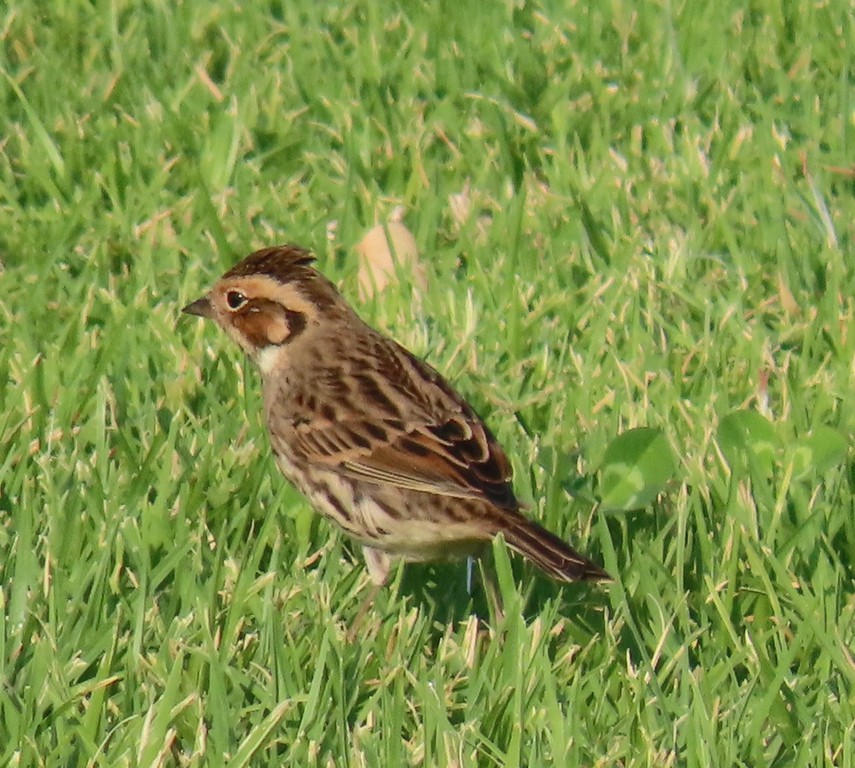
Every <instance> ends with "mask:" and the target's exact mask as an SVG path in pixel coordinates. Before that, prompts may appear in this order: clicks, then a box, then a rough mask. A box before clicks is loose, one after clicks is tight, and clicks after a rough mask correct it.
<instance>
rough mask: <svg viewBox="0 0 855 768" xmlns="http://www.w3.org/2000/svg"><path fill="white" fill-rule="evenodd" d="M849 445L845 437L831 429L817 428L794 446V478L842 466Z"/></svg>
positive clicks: (821, 472)
mask: <svg viewBox="0 0 855 768" xmlns="http://www.w3.org/2000/svg"><path fill="white" fill-rule="evenodd" d="M848 449H849V444H848V442H847V440H846V437H845V436H844V435H843V434H842V433H841V432H838V431H837V430H836V429H832V428H831V427H826V426H822V425H821V426H819V427H817V428H816V429H813V430H811V432H810V433H809V434H808V435H807V436H805V437H804V438H802V439H801V440H800V441H799V443H798V445H797V446H796V449H795V453H794V455H793V463H794V470H795V475H796V477H803V476H804V475H806V474H808V473H809V472H815V473H817V474H820V475H821V474H823V473H824V472H827V471H828V470H829V469H833V468H834V467H836V466H837V465H838V464H842V463H843V461H844V460H845V459H846V452H847V450H848Z"/></svg>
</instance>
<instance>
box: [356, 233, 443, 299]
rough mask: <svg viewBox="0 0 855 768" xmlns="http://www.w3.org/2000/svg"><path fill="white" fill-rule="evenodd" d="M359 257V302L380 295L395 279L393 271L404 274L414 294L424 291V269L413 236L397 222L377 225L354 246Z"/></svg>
mask: <svg viewBox="0 0 855 768" xmlns="http://www.w3.org/2000/svg"><path fill="white" fill-rule="evenodd" d="M356 253H357V255H358V257H359V274H358V278H359V298H360V299H361V300H362V301H365V300H366V299H368V298H370V297H371V296H373V295H374V294H375V293H379V292H380V291H382V290H383V289H384V288H385V287H386V286H387V285H389V283H390V282H391V281H392V280H394V279H395V270H396V269H403V270H407V271H408V272H409V273H410V274H411V276H412V283H413V288H414V289H415V290H416V292H417V293H424V291H425V290H427V277H426V275H425V269H424V266H423V265H422V264H421V263H420V262H419V249H418V247H417V246H416V238H415V237H413V233H412V232H410V230H409V229H407V228H406V226H404V224H402V223H401V222H400V221H390V222H389V223H388V224H378V225H377V226H376V227H373V228H372V229H369V230H368V232H367V233H366V234H365V237H363V238H362V240H360V241H359V243H357V245H356Z"/></svg>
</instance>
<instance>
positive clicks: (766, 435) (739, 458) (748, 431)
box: [718, 411, 778, 477]
mask: <svg viewBox="0 0 855 768" xmlns="http://www.w3.org/2000/svg"><path fill="white" fill-rule="evenodd" d="M718 444H719V446H720V448H721V450H722V453H723V454H724V457H725V459H727V463H728V464H729V465H730V468H731V470H743V471H744V470H747V469H749V468H750V469H751V470H752V471H753V472H754V473H757V472H759V473H760V474H761V475H763V476H766V477H768V476H769V475H771V473H772V470H773V468H774V466H775V462H776V454H777V450H778V437H777V435H776V434H775V428H774V426H773V425H772V423H771V422H770V421H769V420H768V419H766V418H765V417H763V416H761V415H760V414H759V413H757V412H756V411H734V412H733V413H729V414H728V415H727V416H725V417H724V418H723V419H722V420H721V423H720V424H719V427H718Z"/></svg>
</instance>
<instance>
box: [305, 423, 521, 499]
mask: <svg viewBox="0 0 855 768" xmlns="http://www.w3.org/2000/svg"><path fill="white" fill-rule="evenodd" d="M296 432H297V435H296V444H295V445H294V446H292V447H293V448H294V449H295V450H296V451H297V452H299V453H300V454H302V455H303V456H304V458H305V459H306V460H307V461H308V462H310V463H317V464H321V465H326V466H327V467H329V468H330V469H334V470H335V471H337V472H340V473H341V474H344V475H348V476H350V477H353V478H356V479H360V480H364V481H367V482H373V483H383V484H388V485H394V486H397V487H399V488H406V489H408V490H413V491H423V492H425V493H434V494H439V495H443V496H458V497H463V498H482V499H487V500H489V501H491V502H492V503H494V504H496V505H497V506H499V507H503V508H505V509H518V508H519V503H518V502H517V500H516V498H515V497H514V493H513V489H512V488H511V484H510V480H511V474H512V472H511V466H510V463H509V461H508V459H507V456H505V453H504V451H503V450H502V448H501V446H500V445H499V444H498V443H497V442H496V440H495V439H494V438H493V436H492V435H491V434H490V432H489V430H487V428H486V427H485V426H484V425H483V424H482V423H481V422H480V420H478V419H477V417H476V418H474V419H473V418H467V417H466V416H465V415H464V414H455V415H453V416H450V417H449V418H447V419H446V420H445V421H443V422H442V423H436V424H404V423H403V422H401V421H398V420H395V419H385V420H378V421H371V422H369V421H365V420H363V421H358V420H348V421H337V422H329V421H328V422H326V423H324V424H320V423H318V422H317V421H315V422H314V423H305V424H303V425H301V426H300V427H298V428H297V430H296Z"/></svg>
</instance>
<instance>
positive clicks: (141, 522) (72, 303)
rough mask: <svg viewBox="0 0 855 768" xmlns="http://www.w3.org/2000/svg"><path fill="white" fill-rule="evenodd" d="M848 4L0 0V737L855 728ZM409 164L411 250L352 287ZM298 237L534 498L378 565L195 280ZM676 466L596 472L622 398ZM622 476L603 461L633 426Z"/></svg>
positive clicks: (518, 753) (557, 751)
mask: <svg viewBox="0 0 855 768" xmlns="http://www.w3.org/2000/svg"><path fill="white" fill-rule="evenodd" d="M853 51H855V22H853V16H852V7H851V4H850V3H849V2H847V1H846V0H827V2H812V1H809V0H793V2H788V3H776V2H772V0H755V2H753V3H751V4H747V5H746V4H744V3H740V2H736V0H723V2H720V3H685V2H681V3H672V2H669V0H661V2H652V3H634V2H630V1H629V0H614V2H610V3H575V2H571V3H568V2H559V1H558V0H544V1H543V2H540V3H524V2H506V3H476V2H472V0H461V1H460V2H457V3H447V2H437V3H429V2H419V3H407V4H402V5H400V6H399V5H395V4H392V3H389V4H385V3H376V2H370V1H369V2H368V3H357V2H353V0H345V2H343V3H341V4H335V3H316V2H311V1H310V0H295V1H294V2H290V1H288V2H286V1H285V0H272V1H271V2H268V3H245V4H230V3H207V2H204V3H203V2H196V1H195V0H187V1H185V2H178V3H162V2H153V3H132V2H128V0H114V2H106V0H93V2H91V3H89V2H83V0H63V1H61V2H55V3H50V4H48V3H43V2H39V1H38V0H8V1H7V2H6V3H5V4H4V5H3V6H2V8H0V328H1V329H2V331H0V339H2V343H0V446H2V448H0V608H2V610H0V624H2V626H0V682H2V685H1V686H0V764H2V765H9V766H51V767H52V766H63V767H64V766H76V765H81V766H86V765H90V766H160V765H164V766H200V765H218V764H228V765H231V766H245V765H246V766H279V765H289V766H292V765H293V766H303V765H305V766H309V765H319V766H345V765H347V766H371V767H373V766H384V765H389V766H396V765H420V766H431V767H432V766H470V765H478V766H547V765H549V766H576V765H579V766H752V767H753V766H767V765H769V766H842V767H848V768H852V766H855V651H853V647H855V500H854V499H855V495H853V488H855V457H853V450H852V446H851V441H852V435H853V434H855V396H853V393H855V362H853V361H854V360H855V322H853V315H855V274H853V273H854V272H855V270H853V263H855V262H853V235H855V195H853V192H855V165H853V163H855V159H854V158H855V54H853ZM396 208H399V209H400V210H402V211H403V220H404V222H405V223H406V225H407V226H408V227H409V229H410V230H411V231H412V233H413V234H414V236H415V240H416V243H417V245H418V248H419V252H420V258H421V262H422V265H423V267H424V270H425V275H426V277H427V288H426V289H424V290H423V291H421V293H420V298H419V299H418V300H417V301H415V300H414V299H413V287H412V286H411V285H409V284H408V282H407V279H406V275H401V278H402V279H401V281H399V282H398V283H395V284H393V285H391V286H390V287H388V288H387V289H386V290H385V291H384V292H383V293H382V294H380V295H379V296H375V297H374V298H372V299H368V300H366V301H362V302H361V301H360V300H359V299H358V290H357V271H358V265H357V257H356V251H355V246H356V244H357V243H358V242H359V241H360V239H361V238H362V237H363V235H364V234H365V233H366V232H367V231H368V230H369V229H370V228H371V227H372V226H374V225H375V224H377V223H382V222H385V221H388V220H389V219H390V217H392V216H393V212H394V210H395V209H396ZM280 242H295V243H299V244H301V245H303V246H306V247H309V248H311V249H312V250H314V252H315V253H316V254H317V258H318V266H319V268H320V269H321V270H322V271H323V272H324V273H325V274H326V275H328V276H329V277H330V278H331V279H332V280H334V281H335V282H336V283H337V284H339V285H340V286H341V288H342V291H343V292H344V294H345V295H346V296H348V298H349V299H350V300H351V301H352V302H353V303H354V304H355V305H356V306H357V307H358V309H359V312H360V313H361V314H362V316H363V317H364V318H365V319H366V320H368V321H369V322H371V323H372V324H374V325H376V326H378V327H380V328H383V329H384V330H385V331H387V332H388V333H389V334H391V335H392V336H394V337H395V338H396V339H398V340H399V341H400V342H402V343H403V344H405V345H406V346H408V347H409V348H411V349H412V350H413V351H414V352H416V353H418V354H420V355H422V356H423V357H425V358H426V359H427V360H428V361H430V363H431V364H432V365H434V366H435V367H437V368H438V369H440V370H441V371H442V372H443V373H445V374H446V375H447V376H448V377H449V378H450V379H451V380H452V381H453V382H455V385H456V386H457V387H458V388H459V389H460V390H461V392H463V393H464V394H465V395H466V396H467V398H469V399H470V400H471V402H472V403H473V405H474V406H475V407H476V409H477V410H478V411H479V412H480V413H481V414H482V415H483V416H484V417H485V419H486V420H487V422H488V423H489V424H490V425H491V427H492V429H493V431H494V432H495V433H496V435H497V437H498V438H499V440H500V441H501V442H502V444H503V445H504V446H505V447H506V449H507V451H508V453H509V455H510V456H511V457H512V461H513V465H514V469H515V485H516V488H517V491H518V494H519V496H520V497H521V498H523V499H525V500H526V502H527V503H528V504H529V505H530V510H529V512H530V514H531V515H532V516H534V517H536V518H537V519H539V520H541V521H542V522H543V523H544V524H545V525H547V526H548V527H550V528H551V529H552V530H554V531H556V532H557V533H559V534H560V535H562V536H564V537H566V538H567V539H568V540H570V541H572V542H573V543H574V545H576V546H578V548H579V549H580V550H581V551H583V552H585V553H586V554H589V555H590V556H591V557H592V558H594V559H595V560H596V561H597V562H599V563H602V564H603V565H604V567H605V568H606V569H607V570H608V571H609V572H610V573H611V574H612V575H613V576H614V582H613V583H611V584H606V585H575V584H574V585H569V586H561V585H558V584H556V583H553V582H552V581H550V580H549V579H547V578H545V577H543V576H542V575H540V574H539V573H538V572H537V571H536V570H534V569H533V568H532V567H531V566H529V565H527V564H526V563H524V562H523V561H522V560H520V559H519V558H517V557H515V556H511V555H508V553H507V551H506V550H505V548H504V546H503V545H502V543H501V542H499V543H497V545H496V546H495V547H494V554H495V560H496V568H497V571H498V576H499V581H500V586H501V591H502V594H503V598H504V604H505V610H506V617H505V619H504V620H503V621H496V620H491V619H490V618H489V613H488V612H487V611H486V609H485V600H484V597H483V594H482V592H481V591H476V592H475V593H474V594H473V595H472V596H470V595H469V594H468V593H467V590H466V567H465V564H462V563H451V564H437V565H429V566H412V567H408V568H403V569H399V570H398V571H397V572H396V576H395V579H394V583H393V584H392V585H391V586H390V587H389V588H387V589H385V590H384V591H383V592H381V594H380V595H379V596H378V598H377V599H376V601H375V602H374V604H373V605H372V606H371V608H370V609H369V611H368V612H367V614H366V616H365V619H364V622H363V624H362V626H361V627H359V629H358V632H357V633H356V639H355V640H351V639H349V637H348V632H349V630H350V628H351V624H352V622H353V621H354V619H355V617H356V615H357V613H358V611H359V607H360V604H361V602H362V601H363V599H364V597H365V595H366V594H367V591H368V588H369V581H368V577H367V574H366V571H365V568H364V565H363V563H362V560H361V556H360V554H359V552H358V551H355V550H354V549H353V547H352V546H351V545H349V544H348V543H347V542H346V541H344V540H343V538H342V537H341V536H340V535H338V534H337V533H335V532H334V531H333V530H332V529H331V528H330V527H329V526H328V525H327V524H326V523H325V522H324V521H321V520H318V519H317V518H316V517H315V516H314V515H313V514H312V512H311V511H310V509H309V507H308V505H307V504H306V502H305V501H303V500H302V498H301V497H300V496H299V494H297V492H296V491H294V490H293V489H291V488H290V487H289V486H288V485H287V484H286V483H285V481H284V480H283V479H282V478H281V477H280V475H279V474H278V472H277V470H276V468H275V465H274V464H273V461H272V458H271V456H270V452H269V447H268V442H267V437H266V434H265V432H264V425H263V423H262V419H261V413H260V410H261V405H260V394H259V380H258V376H257V374H256V372H255V371H254V370H253V369H252V367H251V366H250V365H249V364H248V363H247V362H246V361H245V360H244V359H243V358H242V356H241V353H240V352H239V350H238V349H237V348H236V347H235V346H234V345H233V344H231V343H230V342H229V341H228V340H227V339H226V337H225V336H224V335H223V334H222V333H221V332H219V331H218V330H217V329H216V328H215V327H213V326H212V325H210V324H207V323H202V322H201V321H198V320H196V319H195V318H188V317H183V316H181V314H180V309H181V307H182V306H184V305H185V304H186V303H188V302H189V301H191V300H193V299H195V298H197V297H198V296H200V295H201V294H202V293H203V292H204V291H205V290H207V288H208V287H209V286H210V285H211V283H212V282H213V280H215V279H216V277H217V276H219V274H221V273H222V272H223V271H224V270H225V269H226V268H227V267H229V266H230V265H231V264H233V263H234V262H236V261H237V260H238V259H239V258H241V257H242V256H244V255H245V254H247V253H249V252H250V251H251V250H253V249H255V248H257V247H261V246H264V245H270V244H274V243H280ZM636 427H650V428H652V429H655V430H658V433H659V434H661V435H662V436H664V438H665V440H666V441H667V445H668V446H669V450H670V452H671V453H672V454H673V455H674V457H675V463H676V471H675V472H674V473H673V477H671V479H670V480H669V481H668V482H667V483H666V484H665V485H663V487H662V488H661V489H660V490H661V492H660V493H658V495H657V497H656V498H655V499H654V500H653V501H651V502H650V503H649V504H646V505H645V506H643V507H642V508H640V509H632V510H625V509H624V510H621V509H615V508H607V505H604V504H597V503H595V502H592V500H591V498H592V497H595V498H596V497H597V495H598V494H600V493H601V491H602V489H603V481H604V477H603V476H604V470H603V462H604V457H605V456H607V454H608V451H607V449H608V447H609V446H610V445H611V444H612V443H613V441H614V440H615V439H616V438H617V437H618V436H619V435H621V434H623V433H625V432H626V431H627V430H630V429H633V428H636ZM626 471H627V476H628V477H631V476H632V472H633V468H632V467H630V466H629V465H627V470H626Z"/></svg>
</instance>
